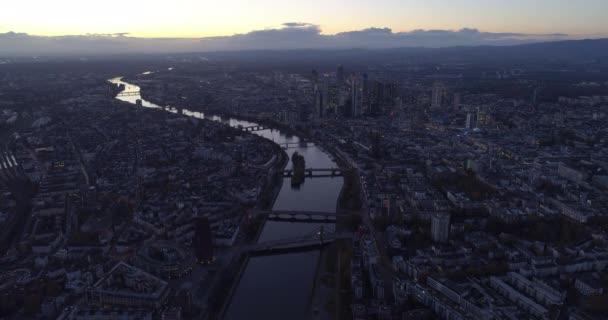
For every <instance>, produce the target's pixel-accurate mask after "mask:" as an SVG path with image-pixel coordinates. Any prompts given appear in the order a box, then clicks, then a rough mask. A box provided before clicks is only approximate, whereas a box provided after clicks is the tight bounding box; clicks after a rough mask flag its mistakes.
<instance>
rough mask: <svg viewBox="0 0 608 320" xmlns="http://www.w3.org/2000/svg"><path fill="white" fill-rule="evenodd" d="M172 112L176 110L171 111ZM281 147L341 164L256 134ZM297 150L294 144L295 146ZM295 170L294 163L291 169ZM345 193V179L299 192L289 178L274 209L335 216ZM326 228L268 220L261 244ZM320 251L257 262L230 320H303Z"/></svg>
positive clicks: (311, 181) (287, 139)
mask: <svg viewBox="0 0 608 320" xmlns="http://www.w3.org/2000/svg"><path fill="white" fill-rule="evenodd" d="M110 81H111V82H112V83H116V84H124V85H125V92H139V91H140V88H139V87H138V86H135V85H132V84H129V83H126V82H124V81H122V80H121V78H116V79H112V80H110ZM117 98H118V99H120V100H122V101H126V102H129V103H133V104H135V103H136V101H137V100H138V99H141V96H140V95H138V94H136V95H130V96H119V97H117ZM141 100H142V106H144V107H147V108H156V109H161V108H163V107H161V106H159V105H156V104H154V103H151V102H149V101H146V100H143V99H141ZM164 109H165V110H167V111H170V112H174V113H175V112H177V110H176V109H175V108H172V107H165V108H164ZM184 114H185V115H188V116H191V117H195V118H199V119H204V118H205V114H203V113H202V112H195V111H189V110H184ZM209 119H211V120H213V121H220V122H223V123H226V124H228V125H230V126H232V127H237V126H243V127H248V126H257V125H258V124H257V123H254V122H250V121H243V120H238V119H233V118H221V117H218V116H211V117H209ZM254 133H255V134H258V135H260V136H262V137H265V138H267V139H270V140H272V141H274V142H275V143H277V144H279V145H282V146H285V144H287V143H289V144H293V143H295V144H296V145H295V146H294V147H292V148H288V149H287V150H286V152H287V153H288V155H289V157H290V158H291V155H292V154H293V153H294V152H296V151H297V152H298V153H299V154H301V155H303V156H304V158H305V160H306V166H307V167H308V168H318V169H321V168H335V167H337V164H336V163H335V162H334V161H333V160H332V159H331V158H330V156H329V155H328V154H327V153H325V152H324V151H323V150H321V149H320V148H318V147H316V146H308V147H302V146H299V145H298V144H299V143H300V142H301V141H300V138H299V137H297V136H291V135H286V134H284V133H283V132H281V131H279V130H271V129H267V130H262V131H257V132H254ZM290 146H291V145H290ZM288 168H291V163H289V164H288ZM341 188H342V178H341V177H335V178H307V179H306V180H305V182H304V184H302V185H301V186H300V188H298V189H294V188H292V186H291V181H290V179H289V178H285V180H284V181H283V186H282V188H281V191H280V193H279V195H278V197H277V199H276V201H275V204H274V207H273V210H287V211H312V212H335V209H336V203H337V200H338V196H339V193H340V189H341ZM321 226H323V227H324V229H325V231H326V232H332V231H334V230H335V225H334V224H330V223H302V222H299V223H298V222H276V221H268V222H266V224H265V225H264V229H263V230H262V232H261V235H260V239H259V240H258V241H260V242H265V241H272V240H280V239H285V238H293V237H302V236H307V235H311V237H312V235H314V234H316V233H317V232H318V231H319V230H320V227H321ZM319 254H320V252H319V251H310V252H304V253H291V254H282V255H273V256H260V257H252V258H251V259H250V260H249V263H248V264H247V266H246V268H245V271H244V272H243V274H242V276H241V278H240V281H239V283H238V287H237V288H236V290H235V293H234V295H233V297H232V298H231V300H230V305H229V306H228V309H227V311H226V316H225V319H229V320H233V319H234V320H240V319H269V320H274V319H276V320H283V319H303V318H304V317H305V315H306V313H307V308H308V307H309V306H310V299H311V291H312V289H313V283H314V276H315V271H316V266H317V262H318V259H319Z"/></svg>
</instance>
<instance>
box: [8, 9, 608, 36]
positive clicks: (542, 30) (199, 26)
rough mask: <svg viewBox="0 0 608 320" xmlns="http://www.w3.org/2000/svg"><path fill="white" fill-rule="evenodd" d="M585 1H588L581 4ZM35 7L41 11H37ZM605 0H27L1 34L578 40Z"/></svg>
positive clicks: (594, 25)
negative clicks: (283, 31)
mask: <svg viewBox="0 0 608 320" xmlns="http://www.w3.org/2000/svg"><path fill="white" fill-rule="evenodd" d="M581 3H584V5H581ZM33 7H35V8H36V10H31V8H33ZM606 10H608V3H606V2H605V1H601V0H584V1H577V2H571V1H565V0H557V1H556V0H553V1H552V0H535V1H524V0H514V1H509V2H508V3H505V2H504V1H498V0H489V1H480V0H457V1H445V0H432V1H426V2H425V3H424V4H421V3H418V1H413V0H405V1H396V0H379V1H369V0H356V1H345V0H338V1H332V2H330V3H327V2H323V1H321V0H310V1H307V2H306V4H298V5H294V4H293V3H283V2H281V3H275V2H274V1H271V0H259V1H255V2H252V1H243V0H231V1H223V2H221V3H211V2H210V1H194V0H179V1H176V2H171V3H169V2H167V1H160V0H152V1H146V2H145V3H144V2H142V1H130V2H122V1H116V0H109V1H104V2H103V3H87V4H86V5H85V4H83V3H82V2H80V1H74V0H58V1H53V2H46V1H45V2H42V1H37V0H26V1H21V2H13V3H9V4H6V5H4V6H3V10H2V12H0V21H2V23H0V34H1V33H7V32H17V33H27V34H30V35H37V36H65V35H87V34H115V33H124V34H129V35H131V36H134V37H138V38H204V37H217V36H232V35H238V34H247V33H249V32H251V31H252V30H274V29H278V28H280V27H281V26H282V25H283V24H284V23H285V22H304V23H307V24H310V25H315V26H317V27H318V28H319V29H320V33H321V34H322V35H336V34H339V33H343V32H348V31H353V30H363V29H367V28H390V29H391V30H393V31H394V32H411V31H415V30H421V29H422V30H436V29H439V30H460V29H463V28H478V29H480V30H484V31H486V32H491V33H521V34H551V33H563V34H568V35H570V36H571V37H573V38H585V37H606V36H608V25H606V24H605V23H603V22H602V13H603V12H606Z"/></svg>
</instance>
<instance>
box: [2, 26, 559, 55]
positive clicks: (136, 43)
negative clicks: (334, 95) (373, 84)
mask: <svg viewBox="0 0 608 320" xmlns="http://www.w3.org/2000/svg"><path fill="white" fill-rule="evenodd" d="M566 38H569V36H568V35H566V34H562V33H552V34H522V33H493V32H483V31H480V30H478V29H474V28H463V29H460V30H413V31H407V32H395V31H393V30H391V29H390V28H367V29H363V30H354V31H347V32H341V33H337V34H334V35H325V34H322V33H321V28H320V27H319V26H318V25H315V24H312V23H306V22H286V23H283V24H282V26H281V28H274V29H264V30H254V31H251V32H248V33H243V34H235V35H232V36H223V37H206V38H191V39H186V38H137V37H132V36H130V35H129V33H128V32H122V33H114V34H86V35H71V36H56V37H44V36H33V35H28V34H24V33H15V32H7V33H0V55H58V54H77V55H83V54H116V53H177V52H205V51H233V50H266V49H273V50H280V49H345V48H397V47H449V46H473V45H513V44H521V43H528V42H535V41H547V40H561V39H566Z"/></svg>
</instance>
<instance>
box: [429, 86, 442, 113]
mask: <svg viewBox="0 0 608 320" xmlns="http://www.w3.org/2000/svg"><path fill="white" fill-rule="evenodd" d="M444 94H445V87H444V86H443V84H441V83H435V84H434V85H433V92H432V95H431V109H440V108H441V106H442V104H443V95H444Z"/></svg>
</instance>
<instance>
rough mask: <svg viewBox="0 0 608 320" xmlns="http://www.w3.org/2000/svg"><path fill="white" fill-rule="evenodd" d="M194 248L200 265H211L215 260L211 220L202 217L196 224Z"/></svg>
mask: <svg viewBox="0 0 608 320" xmlns="http://www.w3.org/2000/svg"><path fill="white" fill-rule="evenodd" d="M192 246H193V247H194V251H195V252H196V259H197V260H198V262H200V263H210V262H212V261H213V260H214V259H215V256H214V254H213V235H212V234H211V228H210V226H209V219H207V218H206V217H201V218H198V219H196V221H195V222H194V239H193V240H192Z"/></svg>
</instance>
